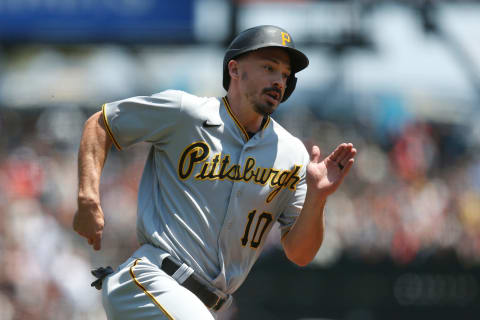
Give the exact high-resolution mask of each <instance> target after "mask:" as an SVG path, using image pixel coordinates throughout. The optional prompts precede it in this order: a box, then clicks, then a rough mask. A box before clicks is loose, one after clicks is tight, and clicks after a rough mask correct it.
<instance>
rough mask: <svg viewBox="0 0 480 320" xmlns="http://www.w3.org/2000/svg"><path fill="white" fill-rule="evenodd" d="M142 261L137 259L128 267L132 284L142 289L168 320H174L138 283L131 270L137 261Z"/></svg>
mask: <svg viewBox="0 0 480 320" xmlns="http://www.w3.org/2000/svg"><path fill="white" fill-rule="evenodd" d="M141 260H142V259H137V260H135V263H134V264H133V265H132V266H131V267H130V276H131V277H132V279H133V282H135V284H136V285H137V286H138V287H139V288H140V289H142V291H143V292H144V293H145V294H146V295H147V296H148V297H149V298H150V299H152V301H153V303H154V304H155V305H156V306H157V307H158V308H159V309H160V310H161V311H162V313H163V314H164V315H165V316H166V317H167V318H168V320H175V319H174V318H173V317H172V315H170V313H168V311H167V310H165V308H164V307H162V305H161V304H160V302H158V300H157V299H156V298H155V296H154V295H153V294H151V293H150V292H148V290H147V289H146V288H145V287H144V286H143V285H142V284H141V283H140V282H139V281H138V279H137V277H136V276H135V273H134V272H133V268H135V267H136V266H137V263H138V261H141Z"/></svg>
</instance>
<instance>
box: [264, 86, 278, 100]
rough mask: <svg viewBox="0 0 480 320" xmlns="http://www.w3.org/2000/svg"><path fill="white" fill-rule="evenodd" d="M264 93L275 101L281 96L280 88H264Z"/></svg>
mask: <svg viewBox="0 0 480 320" xmlns="http://www.w3.org/2000/svg"><path fill="white" fill-rule="evenodd" d="M264 93H265V94H266V95H267V96H269V97H270V98H272V100H275V101H276V102H279V101H280V98H281V97H282V92H281V91H280V89H276V88H269V89H265V90H264Z"/></svg>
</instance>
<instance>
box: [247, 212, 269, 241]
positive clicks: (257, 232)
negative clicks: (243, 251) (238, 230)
mask: <svg viewBox="0 0 480 320" xmlns="http://www.w3.org/2000/svg"><path fill="white" fill-rule="evenodd" d="M272 220H273V218H272V214H271V213H268V212H262V214H260V215H258V217H257V210H253V211H250V212H249V213H248V216H247V224H246V226H245V232H244V233H243V237H242V239H241V242H242V246H244V247H245V246H246V245H247V243H248V240H249V239H251V240H250V247H251V248H253V249H257V248H258V246H259V245H260V243H261V242H262V238H263V236H264V235H265V231H266V230H267V228H268V226H269V225H270V223H271V222H272ZM253 225H254V226H255V227H253ZM252 227H253V230H254V231H253V235H252V236H251V238H250V231H251V229H252Z"/></svg>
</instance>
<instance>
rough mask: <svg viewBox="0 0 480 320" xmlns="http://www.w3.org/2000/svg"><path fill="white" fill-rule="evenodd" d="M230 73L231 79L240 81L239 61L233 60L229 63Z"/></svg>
mask: <svg viewBox="0 0 480 320" xmlns="http://www.w3.org/2000/svg"><path fill="white" fill-rule="evenodd" d="M228 73H229V74H230V78H232V79H238V75H239V71H238V61H237V60H234V59H232V60H230V61H229V62H228Z"/></svg>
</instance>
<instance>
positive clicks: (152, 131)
mask: <svg viewBox="0 0 480 320" xmlns="http://www.w3.org/2000/svg"><path fill="white" fill-rule="evenodd" d="M181 111H182V92H181V91H175V90H167V91H163V92H160V93H157V94H155V95H152V96H139V97H133V98H129V99H125V100H120V101H115V102H110V103H106V104H104V105H103V107H102V113H103V120H104V123H105V127H106V129H107V131H108V133H109V135H110V137H111V138H112V140H113V143H114V145H115V146H116V147H117V149H119V150H121V149H123V148H127V147H129V146H131V145H133V144H135V143H138V142H151V143H160V144H161V143H165V142H167V141H168V137H169V136H170V134H172V133H173V132H174V130H175V128H176V127H177V126H178V122H179V121H180V120H181Z"/></svg>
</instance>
